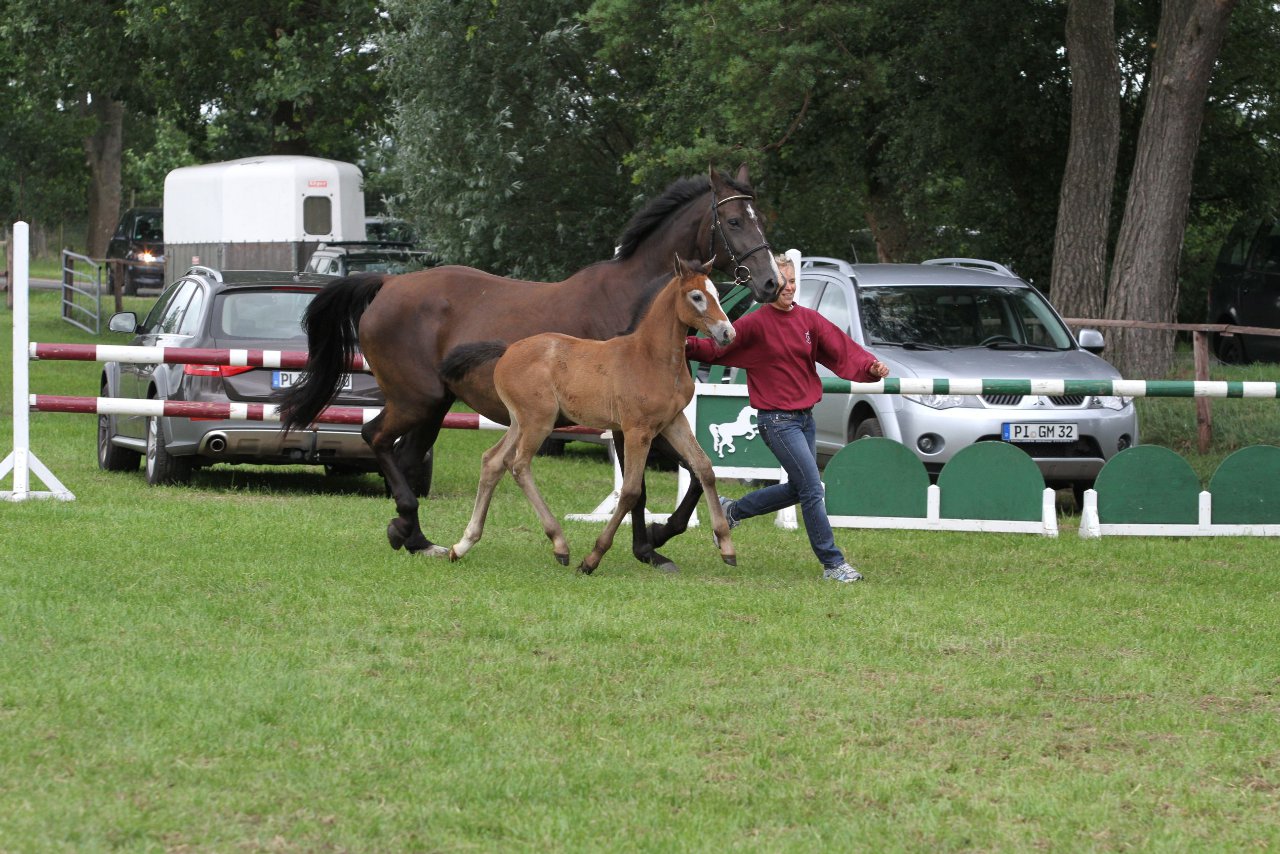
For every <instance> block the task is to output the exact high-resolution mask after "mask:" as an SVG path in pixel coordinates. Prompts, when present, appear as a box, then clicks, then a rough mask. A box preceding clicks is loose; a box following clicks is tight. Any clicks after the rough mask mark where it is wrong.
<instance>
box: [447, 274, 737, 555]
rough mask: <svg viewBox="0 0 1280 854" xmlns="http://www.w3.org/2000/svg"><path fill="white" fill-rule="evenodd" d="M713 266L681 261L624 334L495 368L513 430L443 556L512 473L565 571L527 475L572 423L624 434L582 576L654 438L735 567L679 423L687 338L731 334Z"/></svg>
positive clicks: (526, 347)
mask: <svg viewBox="0 0 1280 854" xmlns="http://www.w3.org/2000/svg"><path fill="white" fill-rule="evenodd" d="M710 269H711V263H707V264H706V265H703V264H699V263H697V262H693V263H687V262H685V261H683V260H681V259H680V258H679V257H678V256H677V257H676V264H675V271H674V276H673V278H672V279H671V280H670V281H669V282H667V284H666V286H665V287H664V288H663V289H662V290H661V292H659V294H658V296H657V297H656V298H655V299H654V300H653V303H652V304H651V305H650V307H649V310H648V311H647V312H646V313H645V315H644V317H643V318H642V319H641V320H640V322H639V323H638V324H637V325H636V328H635V330H634V331H633V332H631V333H629V334H627V335H622V336H619V337H617V338H611V339H609V340H606V341H593V340H588V339H584V338H574V337H572V336H569V335H562V334H559V333H554V332H548V333H543V334H540V335H534V336H532V337H529V338H524V339H522V340H520V341H517V342H515V343H514V344H512V345H511V346H510V347H507V348H506V351H505V352H504V353H503V354H502V356H501V358H499V359H498V363H497V365H496V366H495V367H494V371H493V381H494V386H495V388H496V389H497V392H498V395H499V397H501V399H502V403H503V404H504V405H505V406H506V407H507V412H508V414H509V415H510V417H511V428H510V429H509V430H508V431H507V433H506V435H505V436H503V438H502V439H501V440H500V441H499V442H498V443H497V444H496V445H494V446H493V447H492V448H490V449H489V450H488V451H486V452H485V454H484V457H483V466H482V469H481V473H480V485H479V488H478V490H477V492H476V505H475V509H474V510H473V511H472V514H471V521H470V522H469V523H468V524H467V529H466V531H465V532H464V533H463V535H462V539H461V540H459V541H458V542H457V544H455V545H454V547H453V548H452V549H450V550H449V557H450V559H452V560H457V559H458V558H460V557H462V556H463V555H464V554H466V553H467V551H468V550H470V548H471V547H472V546H474V545H475V544H476V543H477V542H479V540H480V537H481V534H482V533H483V532H484V521H485V516H486V515H487V514H488V511H489V502H490V500H491V499H492V497H493V490H494V488H495V487H496V486H497V484H498V481H499V480H501V479H502V474H503V471H504V470H510V471H511V474H512V476H513V477H515V479H516V482H517V483H518V484H520V488H521V489H523V490H524V494H525V495H526V496H527V497H528V499H529V503H531V504H532V505H533V508H534V510H535V511H536V512H537V514H538V518H539V519H540V520H541V521H542V529H543V530H544V531H545V532H546V534H547V537H548V538H550V540H551V543H552V551H553V553H554V554H555V558H556V560H557V561H559V562H560V563H561V564H562V565H564V566H568V565H569V544H568V542H567V541H566V540H565V537H564V532H563V530H561V528H560V523H559V522H558V521H557V520H556V517H555V515H554V514H552V512H551V511H550V510H549V509H548V508H547V504H546V501H545V500H543V498H542V495H541V493H539V492H538V488H537V486H536V485H535V484H534V482H533V474H532V472H531V470H530V462H531V461H532V459H533V456H534V454H535V453H536V452H537V450H538V448H539V446H541V445H542V442H543V440H544V439H546V437H547V436H548V435H549V434H550V433H551V431H552V430H553V429H554V428H555V427H556V425H557V423H561V424H563V423H565V422H566V421H568V422H572V423H574V424H582V425H585V426H588V427H598V428H600V429H602V430H615V431H618V432H620V433H621V434H622V435H623V437H624V442H623V455H622V458H623V461H624V471H623V477H622V489H621V492H620V493H619V495H618V506H617V509H615V510H614V512H613V516H612V517H611V518H610V519H609V521H608V523H607V524H606V525H605V527H604V530H603V531H602V532H601V533H600V536H599V538H597V539H596V543H595V548H593V549H592V550H591V553H590V554H588V555H587V556H586V557H585V558H583V560H582V564H581V565H580V566H579V567H578V571H579V572H583V573H588V574H589V573H592V572H594V571H595V569H596V567H598V566H599V565H600V561H601V559H602V558H603V557H604V553H605V552H606V551H608V550H609V547H610V546H611V545H612V544H613V537H614V533H615V532H616V531H617V529H618V525H619V524H620V523H621V522H622V519H623V518H624V517H625V516H626V515H627V514H628V513H630V512H631V509H632V506H633V505H634V504H635V503H636V500H637V499H638V498H639V496H640V490H641V488H642V485H643V477H644V467H645V463H646V461H647V460H648V458H649V446H650V445H651V444H652V443H653V440H654V438H655V437H657V436H659V435H661V436H663V437H665V438H666V440H667V441H668V442H670V443H671V446H672V447H673V448H674V449H675V450H676V452H677V453H678V454H680V456H681V457H682V458H683V459H684V460H685V461H686V462H687V463H688V464H689V467H690V468H691V469H692V471H693V473H694V475H695V476H696V477H697V479H698V482H699V483H700V484H701V485H702V488H703V490H704V491H705V492H706V497H707V507H708V508H709V510H710V512H711V521H712V528H713V531H714V533H715V536H716V540H717V543H718V545H719V548H720V557H721V559H723V560H724V562H725V563H727V564H730V565H736V563H737V556H736V553H735V552H734V548H733V542H732V540H731V539H730V536H729V524H728V522H727V521H726V520H725V517H724V511H723V510H722V509H721V507H720V501H719V498H718V497H717V495H716V487H715V475H714V473H713V472H712V468H711V461H710V460H709V459H707V455H706V453H705V452H704V451H703V450H702V448H701V446H699V444H698V442H697V439H695V438H694V435H693V431H692V430H691V429H690V428H689V422H688V420H687V419H686V418H685V417H684V408H685V407H686V406H687V405H688V404H689V400H690V399H691V398H692V397H693V378H692V377H691V376H690V375H689V368H688V364H687V363H686V361H685V358H684V339H685V336H686V335H687V334H688V331H689V330H690V329H696V330H702V331H705V332H706V333H707V334H708V335H710V336H711V337H712V338H713V339H715V341H716V342H717V343H718V344H721V345H724V344H728V343H729V342H730V341H732V340H733V337H734V330H733V324H732V323H731V322H730V321H729V318H728V317H726V316H725V313H724V309H723V308H721V306H720V300H719V298H718V297H717V296H716V290H715V286H714V285H712V284H711V281H710V280H709V279H708V278H707V271H709V270H710ZM490 346H491V347H492V346H493V345H490ZM494 352H496V350H491V351H490V355H492V353H494ZM482 358H483V357H481V356H479V354H476V353H474V352H473V353H472V355H471V360H470V361H469V362H467V367H468V368H469V367H474V366H476V364H477V363H478V362H479V361H481V359H482ZM461 361H464V362H465V361H466V360H465V359H463V360H461ZM454 362H455V365H456V364H458V363H459V360H458V359H455V360H454Z"/></svg>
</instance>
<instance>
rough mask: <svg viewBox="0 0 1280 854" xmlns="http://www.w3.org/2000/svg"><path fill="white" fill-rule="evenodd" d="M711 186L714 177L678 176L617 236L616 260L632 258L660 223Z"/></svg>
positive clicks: (724, 178)
mask: <svg viewBox="0 0 1280 854" xmlns="http://www.w3.org/2000/svg"><path fill="white" fill-rule="evenodd" d="M720 179H721V180H722V181H724V182H725V183H726V184H728V185H729V186H730V187H732V188H733V189H734V190H736V191H738V192H739V193H745V194H746V195H748V196H754V195H755V192H754V191H753V190H752V189H751V188H750V187H749V186H747V185H745V184H742V183H740V182H738V181H736V180H734V179H733V178H730V177H729V176H727V175H725V174H723V173H721V175H720ZM710 186H711V179H710V178H709V177H707V176H706V175H699V176H697V177H695V178H677V179H676V180H675V181H672V182H671V184H670V186H668V187H667V189H666V190H664V191H663V193H662V195H661V196H658V197H657V198H656V199H653V200H652V201H650V202H649V203H648V204H647V205H645V206H644V207H643V208H641V209H640V210H639V211H638V212H636V214H635V215H634V216H633V217H631V221H630V222H628V223H627V226H626V228H624V229H623V230H622V237H620V238H618V251H617V252H615V253H614V256H613V258H614V260H615V261H622V260H624V259H627V258H630V257H631V256H632V255H634V254H635V253H636V250H637V249H638V248H639V246H640V244H641V243H643V242H644V239H645V238H646V237H648V236H649V235H650V234H652V233H653V231H654V229H656V228H657V227H658V226H659V225H660V224H661V223H663V222H664V221H666V219H667V217H669V216H671V215H672V214H673V213H674V212H675V211H677V210H679V209H680V208H682V207H684V206H685V205H686V204H688V203H689V202H690V201H692V200H693V199H695V198H697V197H698V196H700V195H702V194H703V193H705V192H706V191H707V189H708V188H709V187H710Z"/></svg>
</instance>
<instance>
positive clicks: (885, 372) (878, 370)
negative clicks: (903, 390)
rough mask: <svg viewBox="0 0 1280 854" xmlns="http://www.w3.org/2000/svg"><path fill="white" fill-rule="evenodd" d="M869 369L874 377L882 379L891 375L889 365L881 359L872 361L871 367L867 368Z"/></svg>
mask: <svg viewBox="0 0 1280 854" xmlns="http://www.w3.org/2000/svg"><path fill="white" fill-rule="evenodd" d="M867 371H868V372H870V374H871V375H872V376H873V377H879V378H880V379H884V378H885V377H887V376H889V366H888V365H886V364H885V363H884V362H882V361H880V360H879V359H876V360H875V361H874V362H872V363H871V367H869V368H867Z"/></svg>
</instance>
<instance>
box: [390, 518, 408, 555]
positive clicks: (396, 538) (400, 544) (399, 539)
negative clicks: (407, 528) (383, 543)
mask: <svg viewBox="0 0 1280 854" xmlns="http://www.w3.org/2000/svg"><path fill="white" fill-rule="evenodd" d="M398 521H400V520H398V519H392V520H391V524H390V525H388V526H387V542H389V543H391V548H392V549H394V550H395V551H400V549H402V548H404V544H405V540H407V539H408V537H406V536H405V535H404V534H403V533H401V531H400V529H399V528H398V527H397V526H396V522H398Z"/></svg>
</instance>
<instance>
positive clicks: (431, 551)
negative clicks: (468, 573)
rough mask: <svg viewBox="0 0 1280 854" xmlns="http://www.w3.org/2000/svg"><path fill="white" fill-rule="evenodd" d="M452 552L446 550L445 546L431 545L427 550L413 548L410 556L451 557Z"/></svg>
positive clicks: (410, 550)
mask: <svg viewBox="0 0 1280 854" xmlns="http://www.w3.org/2000/svg"><path fill="white" fill-rule="evenodd" d="M450 551H451V550H450V549H446V548H445V547H444V546H437V545H436V544H435V543H431V544H430V545H428V546H427V547H426V548H422V549H412V548H411V549H409V554H411V555H413V556H414V557H449V552H450Z"/></svg>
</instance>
